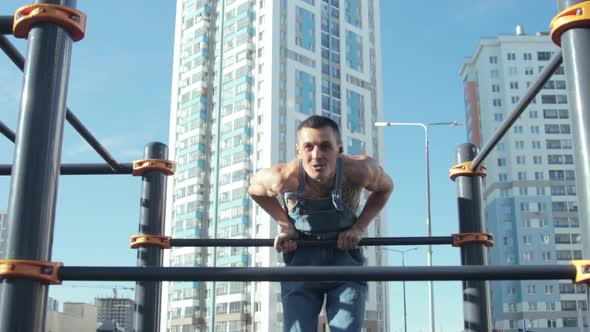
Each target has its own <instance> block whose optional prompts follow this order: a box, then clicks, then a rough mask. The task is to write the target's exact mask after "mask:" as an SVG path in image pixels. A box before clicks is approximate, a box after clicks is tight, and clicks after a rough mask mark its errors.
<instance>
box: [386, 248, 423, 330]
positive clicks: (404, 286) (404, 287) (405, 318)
mask: <svg viewBox="0 0 590 332" xmlns="http://www.w3.org/2000/svg"><path fill="white" fill-rule="evenodd" d="M381 249H383V250H387V251H393V252H397V253H400V254H402V267H404V266H406V259H405V257H406V253H407V252H408V251H413V250H418V247H415V248H410V249H406V250H397V249H389V248H381ZM402 287H403V297H404V332H408V320H407V318H408V317H407V315H406V281H405V280H403V281H402Z"/></svg>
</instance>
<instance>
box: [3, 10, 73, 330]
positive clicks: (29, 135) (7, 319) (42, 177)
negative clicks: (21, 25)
mask: <svg viewBox="0 0 590 332" xmlns="http://www.w3.org/2000/svg"><path fill="white" fill-rule="evenodd" d="M35 3H52V4H59V5H65V6H71V7H74V6H75V1H74V0H54V1H43V0H38V1H35ZM28 40H29V42H28V51H27V62H26V68H25V70H24V84H23V94H22V99H21V109H20V115H19V122H18V130H17V139H16V145H15V153H14V166H13V172H12V177H11V185H10V197H9V206H8V227H7V247H6V252H7V254H6V256H5V257H3V258H4V259H25V260H35V261H50V260H51V246H52V242H53V224H54V220H55V203H56V199H57V189H58V179H59V165H60V159H61V144H62V138H63V127H64V122H65V115H66V95H67V88H68V77H69V67H70V57H71V48H72V40H71V39H70V36H69V34H68V32H67V31H66V30H64V29H63V28H61V27H60V26H58V25H56V24H53V23H39V24H35V25H34V26H33V27H32V28H31V30H30V32H29V35H28ZM47 288H48V287H47V285H46V284H43V283H41V282H38V281H32V280H26V279H3V280H2V281H1V282H0V331H23V332H24V331H34V332H36V331H43V330H44V324H45V305H46V302H47Z"/></svg>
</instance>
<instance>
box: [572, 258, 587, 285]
mask: <svg viewBox="0 0 590 332" xmlns="http://www.w3.org/2000/svg"><path fill="white" fill-rule="evenodd" d="M570 263H571V264H572V265H573V266H575V267H576V279H575V280H574V282H575V283H578V284H581V283H584V284H588V283H590V260H573V261H570Z"/></svg>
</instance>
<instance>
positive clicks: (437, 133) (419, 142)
mask: <svg viewBox="0 0 590 332" xmlns="http://www.w3.org/2000/svg"><path fill="white" fill-rule="evenodd" d="M28 3H29V2H26V1H16V0H5V1H2V2H0V15H10V14H12V13H13V12H14V10H15V9H16V8H18V7H20V6H23V5H26V4H28ZM78 6H79V8H80V9H81V10H83V11H84V12H86V14H87V15H88V23H87V34H86V38H85V39H83V40H82V41H80V42H78V43H76V44H75V45H74V48H73V52H72V65H71V71H70V85H69V91H68V106H69V107H70V109H71V110H72V111H73V112H74V114H76V115H77V116H78V117H79V118H80V119H81V120H82V122H83V123H84V124H85V125H86V126H87V127H88V128H89V129H90V130H91V131H92V132H93V133H94V135H96V136H97V137H98V138H99V140H100V141H101V142H102V143H103V144H104V145H105V146H106V147H107V148H108V149H109V151H110V152H111V153H112V154H113V155H114V156H115V158H116V159H117V160H118V161H120V162H130V161H131V160H134V159H139V158H141V156H142V150H143V146H144V145H145V143H147V142H150V141H162V142H167V140H168V138H167V137H168V114H169V101H170V89H171V88H170V84H171V76H172V74H171V68H172V44H173V33H174V31H173V30H174V10H175V3H174V2H173V1H161V2H158V3H154V4H150V5H148V6H146V5H145V2H140V1H113V0H108V1H100V2H98V1H80V2H79V3H78ZM556 13H557V2H556V1H539V0H518V1H511V0H496V1H490V0H448V1H427V2H418V1H381V35H382V38H381V40H382V56H383V59H384V60H383V91H384V96H383V105H384V114H385V115H384V119H383V120H384V121H395V122H438V121H453V120H463V109H464V107H463V86H462V81H461V79H460V77H459V76H458V74H457V72H458V69H459V67H460V65H461V64H462V62H463V59H464V57H465V56H469V55H471V54H472V53H473V52H474V50H475V48H476V47H477V44H478V41H479V39H480V38H481V37H485V36H496V35H498V34H513V33H514V28H515V26H516V25H517V24H521V25H523V26H524V28H525V31H526V32H527V33H534V32H537V31H547V30H548V25H549V22H550V20H551V19H552V18H553V17H554V16H555V14H556ZM10 40H11V41H13V42H14V43H15V44H16V45H17V46H18V47H19V49H20V50H21V52H23V53H24V52H25V51H26V44H25V43H24V42H23V41H21V40H15V39H13V38H10ZM21 87H22V75H21V74H20V72H19V71H18V69H16V67H14V66H13V65H12V63H11V62H10V61H9V60H8V58H7V57H4V56H0V121H3V122H4V123H6V124H8V125H9V126H10V127H11V128H12V129H13V130H15V129H16V123H17V117H18V110H19V102H20V94H21ZM381 130H384V134H385V141H386V142H387V144H386V151H385V152H386V153H385V160H384V162H383V165H384V167H385V169H386V170H387V172H389V173H390V174H391V176H392V178H393V179H394V181H395V183H396V190H395V192H394V194H393V195H392V196H391V199H390V202H389V203H388V206H387V213H388V235H389V236H424V235H425V234H426V225H425V220H426V203H425V202H426V200H425V196H426V192H425V177H424V173H425V162H424V137H423V135H424V134H423V131H422V130H421V129H420V128H416V127H408V128H405V127H390V128H383V129H381ZM430 137H431V142H430V143H431V144H430V151H431V154H430V160H431V167H430V168H431V199H432V204H431V206H432V224H433V228H432V229H433V235H439V236H447V235H450V234H452V233H454V232H457V229H458V226H457V225H458V222H457V212H456V189H455V185H454V183H452V182H451V181H450V180H449V179H448V169H449V168H450V167H451V166H452V165H453V163H454V160H453V158H454V151H455V148H456V147H457V145H458V144H461V143H463V142H464V141H465V137H466V134H465V129H464V128H463V127H433V128H432V129H431V133H430ZM12 157H13V145H12V144H11V143H9V142H8V140H6V139H3V138H1V137H0V163H3V164H6V163H11V162H12ZM62 159H63V162H101V159H100V157H98V156H97V155H96V154H95V153H94V152H93V151H92V150H91V149H90V147H89V146H88V145H87V144H86V143H85V142H84V141H83V140H82V139H81V138H79V137H78V135H77V134H76V133H75V131H74V130H73V129H72V128H71V127H70V126H69V125H67V126H66V130H65V134H64V144H63V153H62ZM9 185H10V180H9V178H8V177H3V178H0V210H3V209H6V207H7V206H8V193H9ZM59 189H60V190H59V196H58V206H57V220H56V227H55V233H54V246H53V260H54V261H63V262H65V264H66V265H134V264H135V251H133V250H131V249H128V243H129V237H130V235H132V234H135V233H137V228H138V226H137V225H138V219H139V193H140V181H139V180H138V179H135V178H132V177H130V176H64V177H62V178H61V179H60V184H59ZM391 254H392V256H391V257H390V264H391V265H400V264H401V259H400V257H399V255H398V254H395V253H391ZM459 262H460V261H459V252H458V251H457V249H453V248H446V247H441V246H435V247H434V264H435V265H458V264H459ZM425 264H426V248H425V247H421V248H420V249H419V250H418V251H413V252H411V253H408V254H407V255H406V265H416V266H418V265H425ZM76 284H83V283H76ZM87 284H91V285H97V284H101V285H106V284H107V283H87ZM115 284H117V285H130V284H126V283H115ZM434 285H435V286H434V287H435V307H436V321H437V324H436V325H437V331H458V330H460V329H461V328H462V326H463V323H462V302H461V283H460V282H436V283H435V284H434ZM119 293H120V294H121V293H122V294H125V292H124V291H120V292H119ZM51 294H52V295H53V296H55V297H57V298H58V299H59V300H60V301H92V299H93V297H94V296H95V295H110V294H111V292H110V291H109V290H108V289H91V288H87V289H86V288H70V287H52V289H51ZM407 297H408V299H407V301H408V304H407V308H408V329H409V330H410V331H421V330H422V331H427V329H428V302H427V284H426V282H409V283H407ZM390 307H391V312H390V325H391V331H396V330H400V329H402V327H403V313H402V288H401V283H399V282H398V283H390Z"/></svg>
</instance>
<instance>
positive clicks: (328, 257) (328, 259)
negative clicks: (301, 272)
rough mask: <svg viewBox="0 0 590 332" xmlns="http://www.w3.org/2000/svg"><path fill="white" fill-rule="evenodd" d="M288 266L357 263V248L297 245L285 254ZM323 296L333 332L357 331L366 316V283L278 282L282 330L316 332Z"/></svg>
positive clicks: (359, 258)
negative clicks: (344, 249) (281, 308)
mask: <svg viewBox="0 0 590 332" xmlns="http://www.w3.org/2000/svg"><path fill="white" fill-rule="evenodd" d="M284 260H285V263H286V264H287V265H289V266H306V265H312V266H338V265H348V266H351V265H352V266H360V265H363V263H364V259H363V257H362V254H361V253H360V251H359V250H351V251H341V250H338V249H334V248H300V249H297V250H296V251H295V252H294V253H290V254H286V255H284ZM324 294H325V295H326V315H327V318H328V324H329V325H330V331H332V332H360V331H361V328H362V327H363V321H364V317H365V297H366V294H367V283H366V282H356V281H346V282H297V281H284V282H281V299H282V302H283V326H284V331H285V332H317V328H318V316H319V314H320V311H321V310H322V305H323V303H324Z"/></svg>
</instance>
